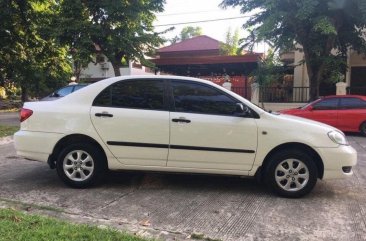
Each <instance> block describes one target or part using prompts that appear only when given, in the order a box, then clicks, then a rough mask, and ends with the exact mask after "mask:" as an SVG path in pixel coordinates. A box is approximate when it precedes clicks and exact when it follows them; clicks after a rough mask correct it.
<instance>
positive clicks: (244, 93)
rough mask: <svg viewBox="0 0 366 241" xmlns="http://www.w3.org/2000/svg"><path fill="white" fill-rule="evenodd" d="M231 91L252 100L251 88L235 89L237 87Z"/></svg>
mask: <svg viewBox="0 0 366 241" xmlns="http://www.w3.org/2000/svg"><path fill="white" fill-rule="evenodd" d="M231 91H232V92H234V93H236V94H238V95H240V96H243V97H244V98H245V99H248V100H250V98H251V93H252V90H251V88H250V87H235V86H232V87H231Z"/></svg>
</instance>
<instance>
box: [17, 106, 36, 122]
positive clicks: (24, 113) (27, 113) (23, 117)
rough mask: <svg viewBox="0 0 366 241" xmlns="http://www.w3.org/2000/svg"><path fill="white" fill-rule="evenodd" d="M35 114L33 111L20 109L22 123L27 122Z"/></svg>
mask: <svg viewBox="0 0 366 241" xmlns="http://www.w3.org/2000/svg"><path fill="white" fill-rule="evenodd" d="M32 114H33V110H30V109H26V108H22V109H20V122H23V121H25V120H26V119H28V118H29V117H30V116H31V115H32Z"/></svg>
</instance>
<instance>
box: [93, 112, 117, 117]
mask: <svg viewBox="0 0 366 241" xmlns="http://www.w3.org/2000/svg"><path fill="white" fill-rule="evenodd" d="M95 116H97V117H113V115H112V114H109V113H107V112H102V113H95Z"/></svg>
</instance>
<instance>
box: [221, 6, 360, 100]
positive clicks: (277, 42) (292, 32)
mask: <svg viewBox="0 0 366 241" xmlns="http://www.w3.org/2000/svg"><path fill="white" fill-rule="evenodd" d="M221 6H223V7H228V6H240V7H241V12H242V13H249V12H252V11H257V12H258V13H256V14H253V16H252V17H250V19H249V20H248V21H247V22H246V23H245V24H244V28H252V29H253V34H255V37H254V38H253V39H255V41H257V42H260V41H262V40H269V41H271V42H272V43H273V44H274V46H275V47H276V48H278V49H295V48H296V46H297V45H296V44H300V45H301V47H300V48H299V49H300V50H301V51H303V52H304V56H305V57H304V60H305V63H306V66H307V73H308V75H309V80H310V98H311V99H315V98H317V97H318V96H319V84H320V82H321V81H322V80H323V79H326V78H329V74H330V73H329V72H330V71H329V70H330V68H331V67H329V66H333V67H334V64H336V63H338V64H337V66H338V68H337V69H339V71H345V69H344V68H342V66H345V64H344V59H345V57H346V55H347V51H348V49H349V48H350V47H352V48H353V49H354V50H356V51H359V52H366V40H365V38H364V37H365V33H364V32H363V30H364V29H365V27H366V2H365V1H364V0H296V1H295V0H292V1H289V0H223V2H222V3H221ZM335 49H336V50H337V53H336V54H334V52H333V53H332V50H335ZM330 64H331V65H330ZM331 72H334V71H331ZM333 74H334V73H333Z"/></svg>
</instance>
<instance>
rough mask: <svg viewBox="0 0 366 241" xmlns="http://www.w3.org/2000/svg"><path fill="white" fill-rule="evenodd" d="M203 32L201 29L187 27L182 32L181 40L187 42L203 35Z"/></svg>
mask: <svg viewBox="0 0 366 241" xmlns="http://www.w3.org/2000/svg"><path fill="white" fill-rule="evenodd" d="M202 33H203V31H202V28H201V27H192V26H187V27H184V28H183V29H182V31H181V32H180V40H186V39H189V38H192V37H195V36H199V35H202Z"/></svg>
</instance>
